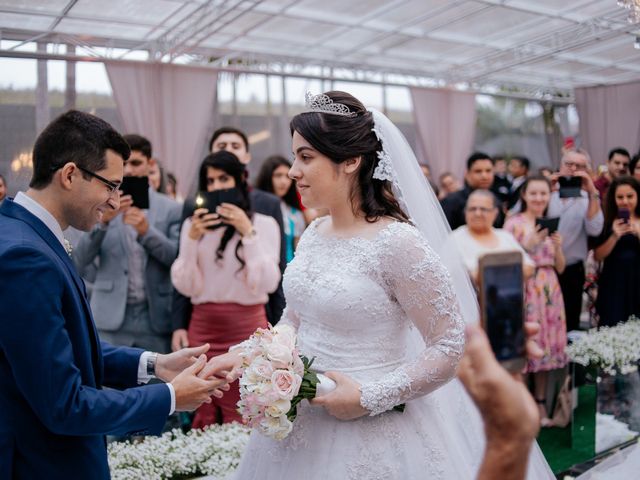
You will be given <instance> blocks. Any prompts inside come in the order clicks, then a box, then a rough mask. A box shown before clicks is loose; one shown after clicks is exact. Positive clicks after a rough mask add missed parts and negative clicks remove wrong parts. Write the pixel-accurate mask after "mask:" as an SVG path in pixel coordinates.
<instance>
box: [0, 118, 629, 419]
mask: <svg viewBox="0 0 640 480" xmlns="http://www.w3.org/2000/svg"><path fill="white" fill-rule="evenodd" d="M125 139H126V141H127V143H128V144H129V145H130V147H131V156H130V158H129V160H128V161H127V162H126V164H125V177H147V178H148V182H149V196H148V205H145V206H143V207H140V206H137V205H135V204H134V202H133V198H132V197H131V196H130V195H122V196H121V199H120V208H119V210H117V211H113V212H105V213H104V214H103V216H102V219H101V221H100V222H99V223H98V225H97V226H96V227H95V228H94V229H93V230H91V231H90V232H88V233H82V234H78V235H77V236H76V241H75V246H74V247H75V248H74V250H73V253H72V256H73V260H74V262H75V263H76V265H77V266H78V268H79V270H80V271H81V272H82V273H83V275H84V277H85V279H86V280H87V281H88V282H89V283H90V285H91V306H92V310H93V313H94V318H95V322H96V324H97V326H98V328H99V330H100V335H101V337H102V338H105V339H107V340H108V341H110V342H112V343H114V344H117V345H127V346H136V347H140V348H144V349H146V350H151V351H157V352H170V351H172V350H173V351H177V350H179V349H181V348H184V347H188V346H198V345H202V344H205V343H208V344H209V345H210V349H209V351H208V352H207V355H208V356H209V357H211V356H214V355H218V354H220V353H224V352H226V351H227V350H228V348H229V347H230V346H232V345H234V344H237V343H239V342H241V341H242V340H244V339H245V338H247V337H248V336H249V335H250V334H251V333H252V332H253V331H254V330H255V329H256V328H258V327H265V326H266V325H267V322H269V323H271V324H275V323H277V321H278V319H279V318H280V316H281V314H282V311H283V308H284V295H283V292H282V273H283V272H284V269H285V267H286V265H287V263H288V262H290V261H291V260H292V259H293V257H294V255H295V250H296V246H297V244H298V241H299V239H300V237H301V235H302V233H303V232H304V230H305V228H306V226H307V225H308V224H309V223H310V222H311V221H312V220H313V219H314V218H315V217H316V216H318V215H320V214H322V212H316V211H311V210H308V209H305V208H304V207H303V206H302V205H301V202H300V200H299V196H298V194H297V191H296V187H295V184H294V182H293V181H292V180H291V179H290V178H289V176H288V172H289V169H290V168H291V163H290V161H289V160H287V159H286V158H284V157H282V156H277V155H276V156H271V157H269V158H267V159H265V160H264V161H263V163H262V166H261V170H260V172H259V175H258V176H257V178H256V180H255V181H254V182H252V183H253V185H252V184H251V183H250V182H249V178H248V171H247V165H248V164H249V163H250V162H251V161H252V157H251V154H250V150H249V142H248V139H247V136H246V135H245V133H244V132H242V131H241V130H238V129H236V128H231V127H224V128H220V129H218V130H216V131H215V132H214V133H213V134H212V136H211V140H210V142H209V151H210V153H209V154H208V155H207V156H206V157H205V158H204V160H203V161H202V163H201V165H200V169H199V174H198V178H197V184H198V194H197V195H196V196H195V197H192V198H186V199H183V198H180V197H179V196H178V195H177V190H176V178H175V176H174V175H172V174H171V173H170V172H165V171H164V169H163V168H162V165H161V163H160V161H159V160H158V159H156V158H154V157H153V149H152V145H151V142H150V141H149V140H148V139H146V138H144V137H142V136H140V135H126V136H125ZM637 164H638V158H637V157H636V158H634V159H633V161H632V160H631V159H630V157H629V155H628V153H627V152H626V151H625V150H624V149H620V148H617V149H614V150H612V152H611V154H610V155H609V161H608V162H607V167H608V168H607V170H606V172H603V173H602V174H601V176H599V177H597V176H594V175H593V173H592V171H591V160H590V158H589V155H588V154H587V152H585V151H584V150H580V149H575V148H571V149H568V150H567V151H565V152H564V154H563V156H562V161H561V165H560V169H559V171H558V172H553V171H552V170H551V169H540V170H539V171H538V172H537V173H536V174H531V163H530V161H529V159H527V158H526V157H513V158H511V159H509V161H506V159H504V158H498V157H497V158H492V157H491V156H490V155H487V154H485V153H481V152H475V153H473V154H472V155H471V156H470V157H469V158H468V159H467V163H466V172H465V176H464V179H463V182H460V181H459V180H458V179H456V177H455V176H454V175H453V174H452V173H451V172H444V173H442V174H441V175H440V176H439V178H438V184H437V185H436V183H435V182H434V181H433V180H432V179H431V171H430V169H429V167H428V166H427V165H422V166H421V167H422V170H423V173H424V174H425V177H426V178H427V179H428V180H429V182H430V184H431V185H432V187H433V188H434V190H435V192H436V194H437V195H438V197H439V199H440V201H441V205H442V208H443V211H444V213H445V215H446V217H447V219H448V221H449V223H450V226H451V228H452V230H453V232H452V238H453V239H454V240H455V244H456V245H457V246H458V249H459V252H460V254H461V256H462V259H463V262H464V264H465V266H466V268H467V270H468V271H469V274H470V276H471V278H472V279H473V281H474V282H477V280H478V260H479V258H480V257H482V255H484V254H486V253H489V252H497V251H513V250H516V251H519V252H521V254H522V257H523V259H524V260H523V262H524V264H523V271H524V275H525V279H526V285H525V291H526V300H525V304H526V320H527V321H529V322H533V323H536V324H538V325H539V326H540V331H539V332H538V334H537V336H536V341H537V342H538V344H539V345H540V346H541V347H542V350H543V351H544V355H543V356H542V358H540V359H533V360H530V361H529V362H528V364H527V367H526V372H528V373H531V374H532V377H533V394H534V397H535V399H536V402H538V406H539V409H540V413H541V416H542V418H543V424H544V422H545V420H544V419H546V418H547V412H546V410H545V399H546V391H545V389H546V385H547V379H546V375H547V372H549V371H551V370H554V369H558V368H562V367H563V366H564V365H565V364H566V362H567V358H566V355H565V346H566V343H567V330H574V329H578V328H579V326H580V315H581V312H582V294H583V287H584V282H585V263H586V261H587V259H588V258H595V260H596V261H598V262H602V268H601V273H600V288H599V295H598V298H597V301H596V303H595V308H596V311H597V312H598V314H599V318H600V324H601V325H614V324H616V323H618V322H620V321H624V320H626V319H627V318H628V317H629V315H631V314H634V313H640V300H638V299H640V296H639V295H637V292H636V290H637V289H638V288H640V273H639V272H640V268H638V267H640V265H639V263H640V241H639V237H640V206H639V205H638V198H639V196H640V183H639V181H638V179H636V178H634V176H629V175H628V172H629V171H631V172H632V173H633V174H634V175H635V174H636V170H635V169H636V165H637ZM637 175H638V177H640V166H639V167H638V173H637ZM560 177H579V178H580V182H581V184H580V185H581V187H580V192H579V193H578V195H577V196H572V197H567V198H564V197H563V196H562V195H561V194H560V193H561V192H560V191H559V188H558V187H559V178H560ZM4 191H5V185H4V179H3V178H2V177H0V201H2V198H3V196H4ZM215 192H218V193H220V195H223V196H221V197H220V198H224V201H223V202H222V203H220V204H218V205H217V206H216V207H215V209H214V210H211V211H209V210H208V209H207V208H206V204H204V205H203V204H202V199H203V198H204V197H206V196H207V194H214V193H215ZM625 212H626V213H625ZM541 217H559V226H558V231H556V232H551V233H549V232H548V231H547V230H545V229H542V228H541V227H540V226H538V224H537V219H539V218H541ZM590 252H593V254H592V256H591V257H590ZM238 395H239V393H238V387H237V384H236V385H235V386H233V385H232V388H231V391H230V392H228V393H227V394H225V395H224V396H223V397H222V398H213V399H212V400H213V401H212V403H210V404H204V405H203V406H202V407H200V408H199V409H198V411H197V412H196V414H195V418H194V419H193V426H194V427H204V426H206V425H209V424H212V423H218V422H231V421H238V420H240V417H239V414H238V413H237V410H236V408H235V404H236V402H237V400H238Z"/></svg>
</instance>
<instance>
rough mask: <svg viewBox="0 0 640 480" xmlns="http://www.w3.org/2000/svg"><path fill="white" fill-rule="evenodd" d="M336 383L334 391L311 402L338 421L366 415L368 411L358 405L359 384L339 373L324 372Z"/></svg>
mask: <svg viewBox="0 0 640 480" xmlns="http://www.w3.org/2000/svg"><path fill="white" fill-rule="evenodd" d="M325 375H326V376H327V377H329V378H330V379H331V380H333V381H334V382H336V388H335V390H332V391H331V392H329V393H327V394H326V395H322V396H320V397H316V398H314V399H313V400H311V403H312V404H313V405H320V406H322V407H324V408H325V410H326V411H327V412H328V413H329V414H330V415H333V416H334V417H336V418H337V419H338V420H354V419H356V418H360V417H362V416H364V415H367V414H368V413H369V411H368V410H367V409H365V408H364V407H363V406H362V405H360V384H359V383H358V382H356V381H355V380H354V379H353V378H351V377H349V376H348V375H345V374H344V373H340V372H325Z"/></svg>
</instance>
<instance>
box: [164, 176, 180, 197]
mask: <svg viewBox="0 0 640 480" xmlns="http://www.w3.org/2000/svg"><path fill="white" fill-rule="evenodd" d="M165 189H166V194H167V196H168V197H169V198H173V199H174V200H175V201H176V202H179V203H183V202H184V198H182V197H181V196H180V194H179V193H178V179H177V178H176V176H175V174H173V173H171V172H167V184H166V187H165Z"/></svg>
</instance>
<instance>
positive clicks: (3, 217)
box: [0, 111, 228, 480]
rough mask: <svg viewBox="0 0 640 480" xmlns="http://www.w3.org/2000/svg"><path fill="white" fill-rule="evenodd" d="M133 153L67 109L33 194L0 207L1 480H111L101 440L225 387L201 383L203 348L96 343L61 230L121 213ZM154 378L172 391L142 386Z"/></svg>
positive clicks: (41, 152)
mask: <svg viewBox="0 0 640 480" xmlns="http://www.w3.org/2000/svg"><path fill="white" fill-rule="evenodd" d="M128 156H129V147H128V145H127V144H126V142H125V141H124V139H123V138H122V137H121V136H120V135H119V134H118V133H117V132H116V131H115V130H113V128H112V127H111V126H110V125H109V124H108V123H106V122H104V121H103V120H100V119H99V118H97V117H94V116H92V115H89V114H85V113H82V112H77V111H70V112H67V113H65V114H63V115H61V116H60V117H58V118H57V119H56V120H54V121H53V122H52V123H51V124H50V125H49V126H47V128H45V130H44V131H43V132H42V133H41V134H40V136H39V137H38V139H37V140H36V144H35V146H34V150H33V177H32V179H31V183H30V188H29V190H28V191H27V192H26V193H22V192H20V193H19V194H18V195H17V196H16V198H15V200H13V199H10V198H8V199H6V200H5V201H4V202H3V204H2V206H1V207H0V311H2V321H0V478H14V479H31V478H51V479H58V478H59V479H63V478H64V479H66V478H92V479H105V480H106V479H108V478H109V466H108V463H107V449H106V442H105V438H104V436H105V435H106V434H112V435H146V434H159V433H160V432H161V430H162V427H163V426H164V424H165V421H166V418H167V416H168V415H169V414H171V413H172V412H173V411H174V410H193V409H195V408H196V407H198V406H199V405H201V404H202V403H203V402H210V401H211V398H210V396H211V395H216V396H219V395H221V394H222V392H221V391H220V389H223V390H224V389H226V388H228V387H227V386H226V385H225V384H226V383H227V382H226V380H217V379H209V380H205V379H202V378H199V377H198V376H197V374H198V373H199V372H200V371H201V369H202V367H203V366H204V365H205V356H204V352H205V351H206V350H207V349H208V345H205V346H203V347H199V348H192V349H185V350H182V351H180V352H176V353H173V354H171V355H158V354H155V353H152V352H144V351H142V350H140V349H134V348H116V347H113V346H111V345H109V344H107V343H103V342H100V339H99V337H98V335H97V332H96V327H95V324H94V322H93V319H92V315H91V308H90V307H89V302H88V300H87V296H86V290H85V286H84V283H83V281H82V279H81V278H80V276H79V275H78V272H77V271H76V269H75V266H74V264H73V262H72V261H71V259H70V248H69V244H68V242H66V241H65V239H64V237H63V234H62V232H63V230H64V229H66V228H67V227H69V226H72V227H74V228H77V229H79V230H84V231H86V230H89V229H91V228H92V227H93V226H94V224H95V223H96V222H98V221H99V220H100V219H101V218H102V216H103V215H104V213H105V212H107V211H110V210H115V209H118V208H119V203H120V199H119V193H118V187H119V186H120V183H121V182H122V175H123V161H124V159H126V158H128ZM196 357H197V358H196ZM152 376H157V377H158V378H160V379H161V380H164V381H166V382H170V383H166V384H155V385H145V386H139V384H141V383H146V382H147V381H148V380H149V379H150V378H151V377H152ZM103 387H111V388H109V389H104V388H103Z"/></svg>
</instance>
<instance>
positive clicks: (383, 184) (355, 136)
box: [290, 91, 409, 222]
mask: <svg viewBox="0 0 640 480" xmlns="http://www.w3.org/2000/svg"><path fill="white" fill-rule="evenodd" d="M325 95H327V96H328V97H330V98H331V100H333V101H334V103H341V104H343V105H345V106H347V107H348V108H349V110H350V111H351V112H355V113H356V114H357V115H356V116H355V117H347V116H343V115H335V114H329V113H321V112H303V113H300V114H298V115H296V116H295V117H293V118H292V119H291V124H290V128H291V135H293V132H294V131H295V132H298V133H299V134H300V135H301V136H302V137H304V139H305V140H306V141H308V142H309V143H310V144H311V146H312V147H313V148H314V149H316V150H317V151H318V152H320V153H321V154H323V155H324V156H326V157H328V158H329V159H330V160H331V161H332V162H333V163H336V164H338V165H339V164H341V163H343V162H345V161H346V160H348V159H350V158H354V157H362V161H361V163H360V169H359V170H358V179H357V182H355V185H354V186H353V188H352V189H351V205H352V207H353V210H354V213H355V212H357V210H358V209H359V210H361V211H362V212H363V213H364V217H365V219H366V220H367V221H368V222H375V221H376V220H378V219H379V218H380V217H392V218H394V219H396V220H399V221H401V222H408V221H409V218H408V217H407V215H406V214H405V213H404V212H403V211H402V209H401V208H400V205H399V204H398V201H397V200H396V198H395V197H394V195H393V192H392V190H391V184H390V183H389V182H388V181H386V180H376V179H374V178H373V171H374V170H375V168H376V165H377V164H378V154H377V152H379V151H382V144H381V143H380V141H379V140H378V137H376V134H375V133H374V132H373V131H372V128H373V114H372V113H371V112H369V111H367V109H366V108H365V107H364V105H363V104H362V103H361V102H360V101H359V100H358V99H357V98H355V97H354V96H353V95H350V94H348V93H346V92H339V91H331V92H326V93H325Z"/></svg>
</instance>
